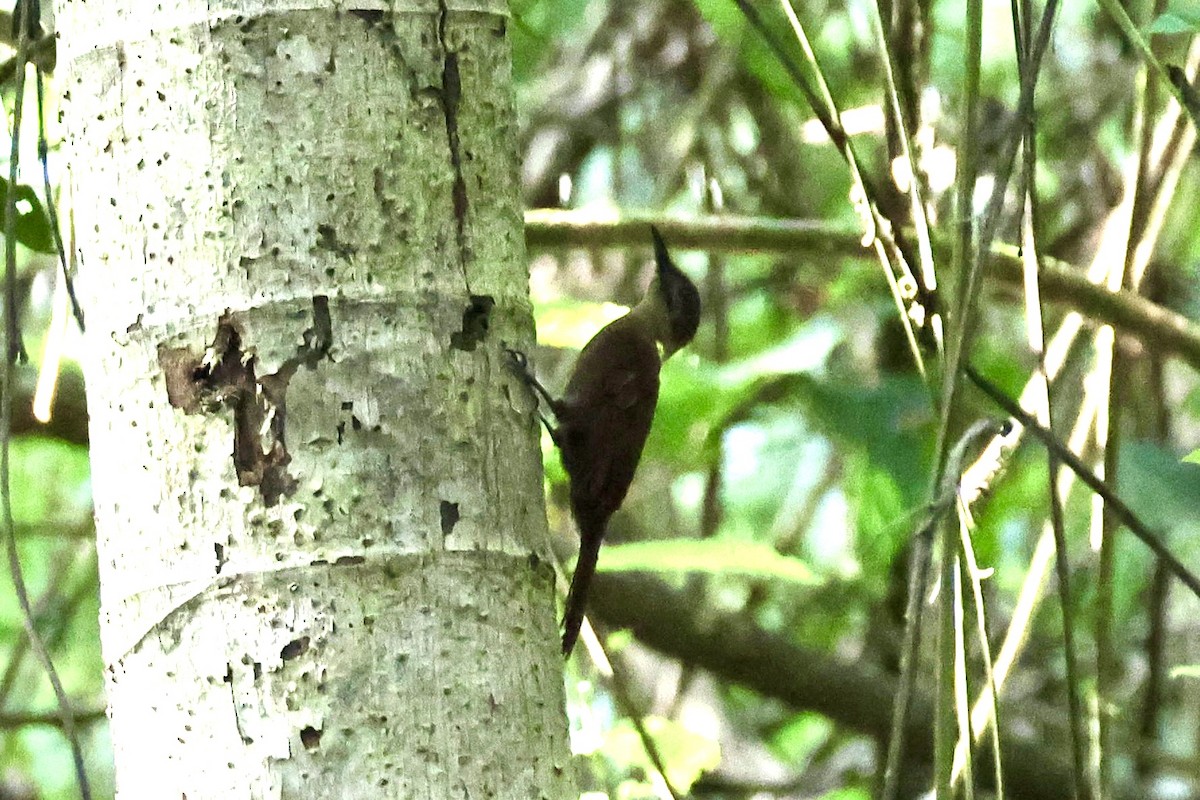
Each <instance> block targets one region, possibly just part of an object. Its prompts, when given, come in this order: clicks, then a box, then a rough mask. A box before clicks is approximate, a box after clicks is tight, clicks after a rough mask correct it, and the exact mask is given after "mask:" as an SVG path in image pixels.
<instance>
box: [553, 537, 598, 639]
mask: <svg viewBox="0 0 1200 800" xmlns="http://www.w3.org/2000/svg"><path fill="white" fill-rule="evenodd" d="M593 533H594V535H592V534H593ZM581 534H582V535H581V536H580V545H579V558H578V560H577V561H576V562H575V574H574V575H572V576H571V589H570V591H568V592H567V607H566V611H564V612H563V638H562V651H563V655H566V656H569V655H570V654H571V648H573V647H574V646H575V640H576V639H578V638H579V628H580V626H582V625H583V613H584V610H585V609H586V608H587V593H588V587H589V586H591V584H592V576H593V575H594V574H595V573H596V561H597V560H598V559H599V558H600V540H601V539H602V538H603V537H604V528H603V527H601V528H600V530H599V531H598V532H591V531H581Z"/></svg>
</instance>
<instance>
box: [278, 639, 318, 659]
mask: <svg viewBox="0 0 1200 800" xmlns="http://www.w3.org/2000/svg"><path fill="white" fill-rule="evenodd" d="M310 641H311V640H310V639H309V638H308V637H307V636H301V637H300V638H299V639H293V640H292V641H290V642H288V643H287V644H285V645H284V646H283V649H282V650H280V651H279V657H280V658H282V659H283V660H284V661H292V660H293V659H296V658H299V657H300V656H302V655H304V653H305V652H306V651H307V650H308V643H309V642H310Z"/></svg>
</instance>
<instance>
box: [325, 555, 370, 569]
mask: <svg viewBox="0 0 1200 800" xmlns="http://www.w3.org/2000/svg"><path fill="white" fill-rule="evenodd" d="M365 563H367V559H366V557H365V556H338V559H337V561H334V562H333V565H334V566H335V567H357V566H359V565H360V564H365Z"/></svg>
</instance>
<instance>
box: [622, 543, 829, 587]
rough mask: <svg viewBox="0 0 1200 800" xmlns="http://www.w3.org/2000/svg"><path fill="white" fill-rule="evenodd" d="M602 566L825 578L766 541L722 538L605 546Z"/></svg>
mask: <svg viewBox="0 0 1200 800" xmlns="http://www.w3.org/2000/svg"><path fill="white" fill-rule="evenodd" d="M599 569H601V570H603V571H605V572H634V571H647V570H649V571H654V572H706V573H710V574H721V575H732V574H737V575H744V576H747V577H754V578H772V579H776V580H783V581H790V582H793V583H801V584H806V585H814V584H818V583H820V582H821V579H820V578H819V577H817V576H816V575H814V574H813V572H812V570H811V569H809V567H808V565H807V564H805V563H804V562H803V561H800V560H799V559H796V558H790V557H788V556H783V555H780V554H779V553H778V552H777V551H775V550H774V549H772V548H771V547H769V546H767V545H765V544H757V543H754V542H730V541H724V540H719V539H704V540H700V539H673V540H670V541H650V542H630V543H626V544H609V545H605V547H604V552H603V556H602V557H601V559H600V566H599Z"/></svg>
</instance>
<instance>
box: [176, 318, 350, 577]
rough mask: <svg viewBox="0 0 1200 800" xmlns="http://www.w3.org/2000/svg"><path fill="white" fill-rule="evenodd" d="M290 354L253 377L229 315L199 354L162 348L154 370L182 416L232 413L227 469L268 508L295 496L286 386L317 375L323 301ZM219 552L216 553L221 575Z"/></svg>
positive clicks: (323, 338)
mask: <svg viewBox="0 0 1200 800" xmlns="http://www.w3.org/2000/svg"><path fill="white" fill-rule="evenodd" d="M303 342H304V343H303V344H302V345H300V346H299V347H298V348H296V354H295V355H294V356H293V357H291V358H289V359H288V360H287V361H285V362H284V363H283V366H282V367H280V369H279V371H278V372H276V373H274V374H273V375H264V376H262V377H258V376H256V374H255V369H256V365H257V359H256V357H255V356H254V355H253V353H248V352H246V351H245V350H244V349H243V347H242V334H241V331H239V330H238V327H237V325H236V323H235V320H234V315H233V314H231V313H230V312H226V313H225V314H222V315H221V318H220V319H219V320H218V321H217V332H216V334H215V335H214V336H213V341H212V344H211V345H209V347H208V349H207V350H206V351H205V353H204V355H203V356H200V357H197V356H196V355H194V354H193V353H191V352H190V351H189V350H187V349H186V348H167V347H160V348H159V351H158V363H159V368H160V369H162V372H163V377H164V379H165V381H166V387H167V400H168V401H169V402H170V403H171V405H172V406H173V407H175V408H178V409H180V410H181V411H183V412H184V413H185V414H214V413H217V412H218V411H220V410H222V409H230V410H232V411H233V466H234V470H235V471H236V473H237V477H238V484H239V485H241V486H258V487H259V490H260V492H261V493H262V497H263V502H265V503H266V504H267V505H268V506H273V505H275V504H277V503H278V502H279V499H280V498H281V497H283V496H284V495H290V494H292V493H293V492H294V491H295V490H296V486H297V481H296V479H295V478H293V477H292V476H291V475H290V474H288V471H287V465H288V464H289V463H290V462H291V460H292V457H291V454H290V453H289V452H288V450H287V445H286V441H285V438H284V433H285V428H286V423H287V403H286V400H287V387H288V383H289V382H290V381H291V379H292V376H294V375H295V374H296V371H297V370H298V369H299V368H300V367H301V366H306V367H308V368H309V369H315V368H316V367H317V365H318V364H319V363H320V361H321V359H323V358H327V357H328V354H329V348H330V347H331V345H332V342H333V326H332V323H331V321H330V316H329V298H328V297H325V296H323V295H321V296H317V297H314V298H313V325H312V327H311V328H309V329H308V330H306V331H305V332H304V334H303ZM222 556H223V553H222V552H221V551H218V553H217V561H218V566H217V571H218V572H220V567H221V564H222V563H223V561H222Z"/></svg>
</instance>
